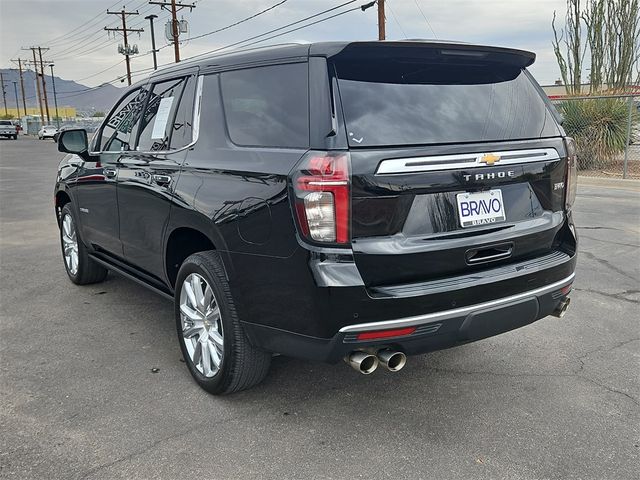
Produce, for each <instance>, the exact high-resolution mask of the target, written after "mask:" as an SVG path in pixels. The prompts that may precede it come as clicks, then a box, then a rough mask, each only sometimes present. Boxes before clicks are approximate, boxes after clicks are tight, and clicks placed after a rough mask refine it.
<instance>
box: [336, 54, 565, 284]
mask: <svg viewBox="0 0 640 480" xmlns="http://www.w3.org/2000/svg"><path fill="white" fill-rule="evenodd" d="M362 53H363V52H357V51H356V52H347V53H346V54H343V55H342V56H338V57H336V58H334V59H333V62H332V65H333V68H334V72H335V74H336V75H337V77H338V86H339V91H340V98H341V103H342V110H343V113H344V118H345V124H346V128H347V132H346V133H347V136H348V142H349V149H350V153H351V165H352V246H353V251H354V255H355V261H356V263H357V265H358V268H359V270H360V272H361V274H362V276H363V279H364V280H365V283H366V284H368V285H385V284H397V283H406V282H415V281H422V280H429V279H438V278H443V277H447V276H451V275H455V274H460V273H463V272H469V271H474V270H480V269H485V268H491V267H494V266H497V265H499V264H501V263H508V262H514V261H517V260H518V259H525V258H535V257H536V256H541V255H545V254H549V253H550V252H551V251H552V250H553V248H554V242H555V241H556V235H557V233H558V231H559V229H560V228H561V227H562V225H563V221H564V216H563V215H564V214H563V211H562V208H563V198H564V176H565V168H566V167H565V164H564V162H563V157H564V156H565V153H564V145H563V140H562V138H561V133H560V130H559V128H558V126H557V124H556V122H555V121H554V118H553V115H552V112H551V111H550V110H549V108H548V107H547V104H546V102H545V100H544V99H543V98H542V97H541V95H540V93H539V91H538V90H537V88H536V86H535V84H534V83H533V82H532V79H531V78H530V76H529V74H528V73H527V72H526V70H525V69H524V66H525V65H524V64H525V63H526V62H527V61H528V60H527V59H526V58H523V57H520V56H518V55H508V54H492V53H487V52H481V51H468V52H466V51H464V50H454V51H451V52H447V51H444V50H442V49H437V48H433V47H421V48H413V49H406V50H403V49H402V48H398V49H396V50H395V51H393V52H392V53H393V54H392V55H391V54H389V52H385V51H384V50H381V51H379V55H376V51H374V50H370V51H367V52H364V53H365V54H364V55H363V54H362Z"/></svg>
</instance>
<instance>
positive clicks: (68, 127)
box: [53, 124, 76, 142]
mask: <svg viewBox="0 0 640 480" xmlns="http://www.w3.org/2000/svg"><path fill="white" fill-rule="evenodd" d="M75 127H76V126H75V125H73V124H67V125H63V126H61V127H60V129H59V130H58V131H57V132H56V133H55V134H54V135H53V141H54V142H57V141H58V137H60V134H61V133H62V132H64V131H65V130H69V129H70V128H75Z"/></svg>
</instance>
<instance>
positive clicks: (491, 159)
mask: <svg viewBox="0 0 640 480" xmlns="http://www.w3.org/2000/svg"><path fill="white" fill-rule="evenodd" d="M499 161H500V155H496V154H495V153H485V154H484V155H482V156H481V157H479V158H478V162H479V163H485V164H487V165H493V164H494V163H498V162H499Z"/></svg>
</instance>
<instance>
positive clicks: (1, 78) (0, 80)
mask: <svg viewBox="0 0 640 480" xmlns="http://www.w3.org/2000/svg"><path fill="white" fill-rule="evenodd" d="M0 85H2V101H3V102H4V115H5V117H8V116H9V111H8V110H7V91H6V90H5V89H4V75H3V73H2V72H0Z"/></svg>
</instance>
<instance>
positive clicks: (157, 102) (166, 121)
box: [137, 78, 186, 152]
mask: <svg viewBox="0 0 640 480" xmlns="http://www.w3.org/2000/svg"><path fill="white" fill-rule="evenodd" d="M185 83H186V78H178V79H172V80H168V81H166V82H161V83H156V84H155V85H153V87H152V90H151V94H150V96H149V103H148V104H147V108H146V109H145V111H144V115H143V116H142V120H141V121H140V136H139V138H138V147H137V149H138V150H139V151H142V152H156V151H160V150H169V140H170V139H171V134H172V133H173V132H174V129H176V130H180V129H182V128H184V125H183V124H180V125H178V126H176V125H175V123H174V120H175V118H176V111H177V109H178V105H179V103H180V98H181V97H182V91H183V89H184V84H185Z"/></svg>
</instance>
